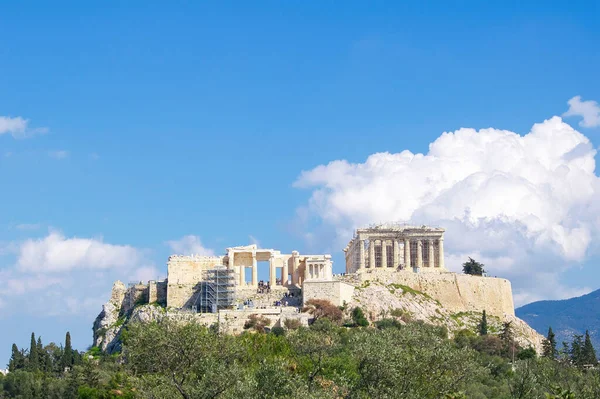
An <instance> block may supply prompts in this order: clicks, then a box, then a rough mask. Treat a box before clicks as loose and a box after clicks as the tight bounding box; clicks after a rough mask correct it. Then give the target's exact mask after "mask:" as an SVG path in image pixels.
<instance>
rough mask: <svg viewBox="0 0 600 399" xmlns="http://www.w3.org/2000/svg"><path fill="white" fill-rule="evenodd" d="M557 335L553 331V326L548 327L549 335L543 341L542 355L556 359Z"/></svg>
mask: <svg viewBox="0 0 600 399" xmlns="http://www.w3.org/2000/svg"><path fill="white" fill-rule="evenodd" d="M556 355H557V350H556V337H555V335H554V332H553V331H552V327H549V328H548V336H547V337H546V339H545V340H544V341H543V342H542V356H543V357H547V358H549V359H556Z"/></svg>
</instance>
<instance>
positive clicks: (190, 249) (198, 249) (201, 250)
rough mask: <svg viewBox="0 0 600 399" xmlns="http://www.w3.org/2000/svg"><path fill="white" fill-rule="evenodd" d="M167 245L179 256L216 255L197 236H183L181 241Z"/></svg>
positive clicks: (174, 241)
mask: <svg viewBox="0 0 600 399" xmlns="http://www.w3.org/2000/svg"><path fill="white" fill-rule="evenodd" d="M166 244H167V245H168V246H169V248H171V251H173V252H174V253H175V254H177V255H204V256H214V254H215V252H214V251H213V250H212V249H209V248H206V247H205V246H204V245H203V244H202V242H201V241H200V237H198V236H195V235H187V236H183V237H181V238H180V239H179V240H172V241H167V242H166Z"/></svg>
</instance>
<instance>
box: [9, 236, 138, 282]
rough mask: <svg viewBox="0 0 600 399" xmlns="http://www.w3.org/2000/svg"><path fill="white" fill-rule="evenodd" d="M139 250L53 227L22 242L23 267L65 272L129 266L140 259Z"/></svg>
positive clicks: (22, 268)
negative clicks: (74, 235)
mask: <svg viewBox="0 0 600 399" xmlns="http://www.w3.org/2000/svg"><path fill="white" fill-rule="evenodd" d="M140 257H141V255H140V253H139V251H138V250H137V249H136V248H133V247H131V246H128V245H113V244H106V243H104V242H103V241H102V239H101V238H66V237H64V236H63V235H62V234H61V233H59V232H57V231H52V232H50V233H49V234H48V236H46V237H44V238H42V239H36V240H34V239H28V240H26V241H25V242H23V243H22V244H21V245H20V246H19V255H18V259H17V267H18V268H19V270H21V271H29V272H31V271H39V272H48V273H53V272H64V271H68V270H72V269H80V268H84V269H109V268H129V267H132V266H134V265H136V264H138V263H139V260H140Z"/></svg>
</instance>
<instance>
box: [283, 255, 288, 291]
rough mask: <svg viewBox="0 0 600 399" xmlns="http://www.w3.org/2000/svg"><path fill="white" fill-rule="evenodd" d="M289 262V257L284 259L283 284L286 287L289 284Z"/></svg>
mask: <svg viewBox="0 0 600 399" xmlns="http://www.w3.org/2000/svg"><path fill="white" fill-rule="evenodd" d="M288 262H289V259H284V260H283V267H282V268H281V285H283V286H284V287H285V286H287V285H288V274H289V271H288Z"/></svg>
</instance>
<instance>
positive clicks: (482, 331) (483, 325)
mask: <svg viewBox="0 0 600 399" xmlns="http://www.w3.org/2000/svg"><path fill="white" fill-rule="evenodd" d="M487 333H488V324H487V316H486V314H485V309H484V311H483V313H482V315H481V322H479V335H487Z"/></svg>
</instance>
